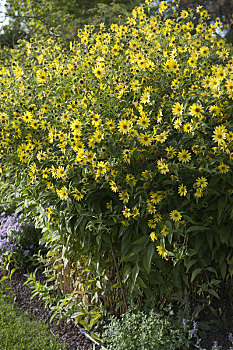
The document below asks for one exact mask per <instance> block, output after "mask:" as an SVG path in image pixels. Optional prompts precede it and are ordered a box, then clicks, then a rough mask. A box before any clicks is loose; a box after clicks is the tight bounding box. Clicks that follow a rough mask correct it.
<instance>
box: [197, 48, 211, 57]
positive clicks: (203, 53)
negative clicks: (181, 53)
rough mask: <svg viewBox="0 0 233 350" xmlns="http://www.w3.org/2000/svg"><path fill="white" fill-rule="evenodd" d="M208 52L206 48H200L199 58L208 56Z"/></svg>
mask: <svg viewBox="0 0 233 350" xmlns="http://www.w3.org/2000/svg"><path fill="white" fill-rule="evenodd" d="M209 51H210V50H209V48H208V47H206V46H202V47H201V48H200V50H199V53H200V55H201V56H204V57H206V56H208V54H209Z"/></svg>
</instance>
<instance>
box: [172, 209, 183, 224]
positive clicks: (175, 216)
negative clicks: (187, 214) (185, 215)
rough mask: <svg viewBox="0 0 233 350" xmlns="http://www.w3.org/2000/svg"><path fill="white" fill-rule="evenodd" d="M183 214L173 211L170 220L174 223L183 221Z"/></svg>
mask: <svg viewBox="0 0 233 350" xmlns="http://www.w3.org/2000/svg"><path fill="white" fill-rule="evenodd" d="M181 217H182V216H181V214H180V212H179V211H178V210H172V211H171V213H170V218H171V219H172V220H173V221H180V220H181Z"/></svg>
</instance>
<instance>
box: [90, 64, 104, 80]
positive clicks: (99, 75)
mask: <svg viewBox="0 0 233 350" xmlns="http://www.w3.org/2000/svg"><path fill="white" fill-rule="evenodd" d="M92 71H93V73H94V74H95V76H96V78H98V79H102V77H103V75H104V68H103V67H102V66H101V65H97V66H95V67H93V68H92Z"/></svg>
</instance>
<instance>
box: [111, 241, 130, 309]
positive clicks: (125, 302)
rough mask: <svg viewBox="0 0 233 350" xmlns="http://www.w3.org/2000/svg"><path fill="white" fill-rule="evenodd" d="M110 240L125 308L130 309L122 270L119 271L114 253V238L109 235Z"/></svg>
mask: <svg viewBox="0 0 233 350" xmlns="http://www.w3.org/2000/svg"><path fill="white" fill-rule="evenodd" d="M109 242H110V247H111V252H112V257H113V261H114V265H115V268H116V273H117V278H118V281H119V283H120V287H121V294H122V297H123V302H124V306H125V310H127V309H128V305H127V298H126V294H125V290H124V286H123V283H122V280H121V276H120V271H119V268H118V265H117V261H116V256H115V253H114V249H113V244H112V239H111V237H109Z"/></svg>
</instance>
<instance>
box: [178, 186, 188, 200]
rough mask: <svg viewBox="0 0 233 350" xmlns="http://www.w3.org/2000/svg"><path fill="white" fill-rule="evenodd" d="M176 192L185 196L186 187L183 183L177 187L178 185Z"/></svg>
mask: <svg viewBox="0 0 233 350" xmlns="http://www.w3.org/2000/svg"><path fill="white" fill-rule="evenodd" d="M178 193H179V195H180V196H181V197H182V196H186V194H187V187H186V186H184V185H183V184H181V185H180V186H179V187H178Z"/></svg>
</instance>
